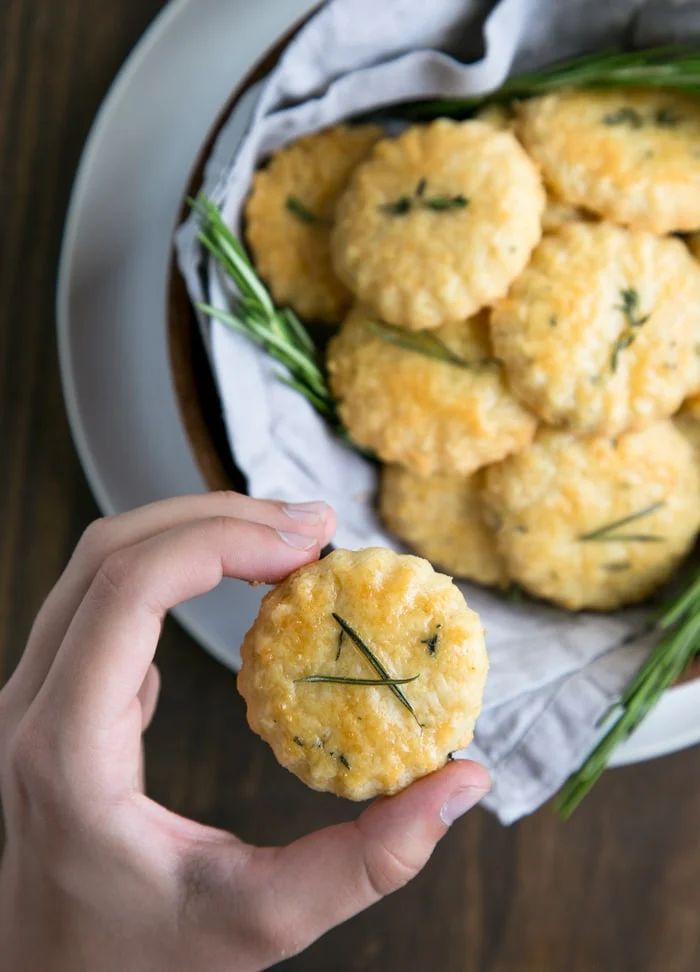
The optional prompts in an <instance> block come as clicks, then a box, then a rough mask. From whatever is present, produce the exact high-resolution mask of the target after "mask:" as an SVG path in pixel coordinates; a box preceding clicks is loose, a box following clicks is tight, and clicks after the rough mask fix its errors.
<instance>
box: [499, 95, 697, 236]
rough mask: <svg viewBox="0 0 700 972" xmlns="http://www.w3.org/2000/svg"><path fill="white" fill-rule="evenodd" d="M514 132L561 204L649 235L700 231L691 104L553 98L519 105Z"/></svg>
mask: <svg viewBox="0 0 700 972" xmlns="http://www.w3.org/2000/svg"><path fill="white" fill-rule="evenodd" d="M517 131H518V134H519V136H520V138H521V139H522V141H523V143H524V145H525V147H526V148H527V150H528V152H530V154H531V155H532V156H533V158H534V159H535V160H536V161H537V162H538V163H539V165H540V166H541V168H542V174H543V176H544V180H545V182H546V183H547V184H548V185H549V186H551V188H552V189H553V190H554V191H555V192H556V193H557V195H558V196H560V197H561V198H562V199H563V200H565V201H566V202H569V203H572V204H573V205H575V206H585V207H586V208H587V209H592V210H593V211H594V212H597V213H599V214H600V215H601V216H602V217H603V218H604V219H609V220H612V221H613V222H616V223H622V224H623V225H625V226H630V227H631V228H633V229H640V230H651V231H652V232H654V233H670V232H674V231H678V230H681V231H682V230H694V229H696V228H698V227H700V161H699V160H698V157H697V148H698V144H700V101H698V99H697V98H695V97H691V96H686V95H682V94H678V93H674V92H670V91H652V90H649V89H645V90H631V89H615V90H611V91H592V90H586V91H581V90H578V91H576V90H570V91H560V92H556V93H554V94H548V95H544V96H543V97H541V98H532V99H529V100H527V101H523V102H522V103H521V104H520V106H519V122H518V125H517Z"/></svg>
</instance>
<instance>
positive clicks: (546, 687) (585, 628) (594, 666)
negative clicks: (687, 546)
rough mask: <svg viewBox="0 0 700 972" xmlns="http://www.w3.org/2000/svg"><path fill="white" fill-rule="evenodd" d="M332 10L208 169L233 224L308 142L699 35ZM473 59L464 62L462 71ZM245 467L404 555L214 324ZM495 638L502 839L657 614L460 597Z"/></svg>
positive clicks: (493, 716)
mask: <svg viewBox="0 0 700 972" xmlns="http://www.w3.org/2000/svg"><path fill="white" fill-rule="evenodd" d="M485 6H488V5H485V4H484V3H483V2H482V3H480V2H478V0H431V2H429V3H425V2H420V0H384V2H383V3H377V2H376V0H331V2H329V3H327V4H326V5H325V6H323V7H322V8H321V10H320V11H319V12H318V13H317V14H316V15H315V16H314V17H313V18H312V19H311V20H310V21H309V22H308V23H307V24H306V25H305V26H304V27H303V29H302V30H301V31H300V32H299V33H298V34H297V35H296V37H295V38H294V39H293V40H292V42H291V43H290V44H289V45H288V47H287V48H286V50H285V51H284V53H283V55H282V57H281V58H280V60H279V62H278V64H277V65H276V67H275V68H274V69H273V71H272V72H271V73H270V75H269V76H268V77H267V78H266V79H265V80H264V81H263V82H262V83H261V84H259V85H256V86H255V88H254V89H252V90H250V91H249V92H247V94H246V96H245V97H244V98H243V99H242V101H241V102H239V104H238V105H237V107H236V108H235V109H234V111H233V113H232V116H231V118H230V119H229V120H228V122H227V123H226V124H225V125H224V127H223V129H222V131H221V133H220V136H219V138H218V140H217V143H216V146H215V148H214V150H213V152H212V155H211V158H210V159H209V162H208V165H207V168H206V175H205V182H204V189H205V190H206V191H207V193H208V194H209V195H210V196H212V198H213V199H214V200H215V201H216V202H217V203H218V204H219V205H220V206H221V208H222V210H223V212H224V215H225V217H226V219H227V221H228V222H229V224H230V225H231V226H234V227H237V226H238V225H239V217H240V212H241V206H242V203H243V201H244V199H245V196H246V194H247V193H248V191H249V187H250V181H251V176H252V173H253V170H254V168H255V166H256V165H257V163H258V162H259V161H260V159H261V158H263V157H264V156H265V155H266V154H267V153H269V152H270V151H271V150H272V149H275V148H277V147H279V146H280V145H283V144H285V143H286V142H288V141H290V140H292V139H294V138H296V137H298V136H299V135H301V134H303V133H306V132H309V131H313V130H316V129H319V128H323V127H325V126H327V125H331V124H333V123H335V122H338V121H340V120H342V119H345V118H347V117H348V116H350V115H354V114H357V113H359V112H367V111H370V110H372V109H376V108H380V107H382V106H384V105H388V104H393V103H396V102H400V101H406V100H414V99H418V98H430V97H440V96H448V97H449V96H453V97H458V96H460V95H467V94H475V93H481V92H485V91H487V90H490V89H491V88H494V87H496V86H498V85H499V84H500V83H502V81H503V80H504V79H505V78H506V76H507V75H508V74H509V73H512V72H514V71H516V72H517V71H522V70H527V69H531V68H533V67H537V66H540V65H543V64H546V63H549V62H551V61H553V60H557V59H560V58H564V57H569V56H573V55H575V54H579V53H583V52H588V51H591V50H595V49H601V48H609V47H610V46H612V45H614V44H615V43H618V42H620V41H624V42H626V43H633V44H636V45H639V46H651V45H654V44H658V43H661V42H669V41H672V40H684V41H687V40H688V39H689V37H690V36H692V35H694V36H696V37H697V36H698V33H700V10H698V5H697V4H694V7H695V9H694V10H693V9H692V7H693V4H692V3H690V2H686V0H659V2H653V3H643V2H640V0H608V2H607V3H605V4H601V3H599V2H597V0H567V2H566V3H562V2H560V0H501V2H500V3H497V4H495V5H493V9H492V10H491V12H490V14H489V16H488V17H487V18H486V19H485V20H484V17H483V13H482V11H483V9H484V7H485ZM465 56H467V57H469V59H470V60H471V63H464V61H463V60H461V59H460V58H461V57H465ZM177 249H178V261H179V265H180V269H181V271H182V273H183V275H184V278H185V280H186V283H187V287H188V290H189V293H190V296H191V297H192V299H193V300H201V299H205V300H208V301H209V302H211V303H213V304H215V305H217V306H225V305H226V301H225V296H224V293H223V292H222V287H221V283H220V280H219V279H218V277H217V274H216V273H215V272H212V267H211V266H210V263H209V261H208V260H207V258H206V255H205V254H204V253H203V252H202V250H201V248H200V247H199V245H198V244H197V241H196V236H195V220H194V219H192V218H190V219H189V220H188V221H187V222H186V223H185V224H184V225H183V226H182V227H181V228H180V230H179V232H178V237H177ZM202 328H203V335H204V338H205V343H206V344H207V347H208V350H209V354H210V357H211V361H212V365H213V371H214V374H215V377H216V382H217V385H218V390H219V394H220V397H221V402H222V407H223V413H224V419H225V423H226V427H227V431H228V436H229V441H230V444H231V448H232V450H233V453H234V455H235V457H236V462H237V464H238V465H239V467H240V468H241V469H242V471H243V472H244V474H245V476H246V478H247V481H248V486H249V491H250V493H251V494H253V495H255V496H260V497H279V498H282V499H287V500H307V499H314V498H323V499H326V500H327V501H328V502H330V503H332V504H333V506H334V507H335V509H336V512H337V514H338V532H337V535H336V539H335V543H336V545H337V546H341V547H350V548H357V547H365V546H371V545H386V546H389V547H393V548H395V549H400V545H399V544H398V543H397V541H396V540H395V538H394V537H392V536H391V535H389V534H387V533H386V532H384V530H383V528H382V526H381V525H380V523H379V522H378V520H377V517H376V516H375V513H374V510H373V506H372V497H373V493H374V489H375V470H374V468H373V466H372V465H371V464H369V463H367V462H366V461H365V460H364V459H362V458H360V457H359V456H358V455H357V454H355V453H354V452H352V451H351V450H349V449H348V448H346V447H345V446H344V445H342V444H341V443H340V442H339V441H338V440H337V439H336V438H335V437H334V436H333V435H332V434H331V433H330V432H329V431H328V429H327V428H326V426H325V425H324V423H323V421H322V420H321V419H320V418H319V417H318V415H317V414H316V413H315V412H314V411H313V410H312V409H311V407H310V406H309V405H308V403H307V402H306V401H305V400H304V399H303V398H302V397H301V396H300V395H299V394H298V393H296V392H294V391H292V390H291V389H290V388H288V387H286V386H285V385H283V384H281V383H280V382H279V381H278V380H277V379H276V377H275V372H276V370H277V366H276V365H275V364H274V363H272V362H271V360H270V359H269V358H268V357H267V356H266V355H265V354H264V353H263V352H262V351H260V350H259V349H258V348H256V347H255V346H254V345H253V344H252V343H251V342H250V341H248V340H247V339H246V338H245V337H243V336H241V335H237V334H233V333H231V332H230V331H229V330H227V329H226V328H225V327H224V326H223V325H222V324H220V323H218V322H211V321H204V320H203V321H202ZM461 586H462V589H463V590H464V592H465V595H466V597H467V599H468V601H469V604H470V605H471V606H472V607H473V608H475V609H476V610H477V611H478V612H479V613H480V615H481V617H482V620H483V622H484V625H485V628H486V631H487V644H488V648H489V655H490V659H491V671H490V675H489V679H488V683H487V689H486V697H485V704H484V709H483V712H482V715H481V717H480V719H479V722H478V726H477V732H476V738H475V741H474V743H473V745H472V746H470V747H469V750H468V755H469V756H470V757H471V758H474V759H478V760H481V761H482V762H484V763H485V764H486V765H487V766H488V767H489V769H490V770H491V773H492V775H493V778H494V786H493V790H492V791H491V793H490V795H489V797H488V798H487V801H486V802H487V805H488V806H489V807H490V808H491V809H492V810H493V811H494V812H495V813H496V814H497V815H498V817H499V819H500V820H501V821H502V822H503V823H511V822H513V821H515V820H517V819H518V818H519V817H521V816H523V815H524V814H527V813H530V812H531V811H533V810H534V809H536V808H537V807H538V806H540V805H541V804H542V803H543V802H545V801H546V800H547V799H548V798H549V797H550V796H551V795H552V793H554V792H555V791H556V790H557V789H558V788H559V787H560V786H561V784H562V783H563V782H564V780H565V779H566V778H567V776H568V775H569V773H570V772H571V771H572V770H573V769H574V768H575V767H576V766H577V765H578V764H579V762H580V761H581V759H582V758H583V756H584V755H585V754H586V753H587V752H588V751H589V750H590V749H591V747H592V746H593V745H594V743H595V741H596V739H597V737H598V736H599V734H600V728H597V725H596V724H597V721H598V719H599V718H600V717H601V715H602V714H603V713H605V712H606V710H607V709H608V707H609V705H610V703H611V701H612V700H613V699H614V698H616V697H617V696H618V694H619V692H620V689H621V688H622V686H623V685H624V683H625V682H626V681H627V679H628V678H629V677H630V675H631V673H632V672H633V671H634V669H635V668H636V667H637V666H638V665H639V663H640V661H641V659H642V658H643V654H644V652H645V651H646V650H648V642H647V643H644V642H643V641H641V640H638V641H637V642H636V643H628V642H626V639H627V638H628V636H629V635H630V633H631V632H634V631H637V630H639V628H640V626H641V622H642V619H643V617H644V612H641V611H639V610H635V611H625V612H620V613H618V614H615V615H608V616H605V615H603V616H601V615H593V614H578V615H574V614H567V613H565V612H563V611H559V610H556V609H554V608H547V607H544V606H541V605H536V604H531V603H527V602H526V603H522V604H514V603H510V602H508V601H505V600H504V599H503V598H502V597H499V596H496V595H494V594H491V593H489V592H487V591H484V590H483V589H481V588H478V587H475V586H473V585H469V584H463V585H461Z"/></svg>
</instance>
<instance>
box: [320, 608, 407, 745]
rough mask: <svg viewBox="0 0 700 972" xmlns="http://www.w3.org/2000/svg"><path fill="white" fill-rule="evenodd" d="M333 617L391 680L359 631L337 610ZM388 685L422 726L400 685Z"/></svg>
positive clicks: (383, 676)
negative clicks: (337, 612)
mask: <svg viewBox="0 0 700 972" xmlns="http://www.w3.org/2000/svg"><path fill="white" fill-rule="evenodd" d="M333 619H334V620H335V621H336V623H337V624H339V625H340V627H341V628H342V629H343V631H344V632H345V634H346V635H347V636H348V638H349V639H350V640H351V641H352V643H353V644H354V645H355V647H356V648H357V649H358V650H359V651H360V653H361V654H362V655H364V657H365V658H366V659H367V661H368V662H369V663H370V665H371V666H372V668H373V669H374V670H375V672H376V673H377V674H378V675H380V676H381V678H383V679H385V680H390V679H391V676H390V675H389V673H388V671H387V670H386V668H384V666H383V665H382V663H381V662H380V661H379V659H378V658H377V656H376V655H375V654H374V652H373V651H372V649H371V648H370V647H369V646H368V645H366V644H365V642H364V641H363V640H362V638H361V637H360V636H359V634H358V633H357V631H355V629H354V628H351V627H350V625H349V624H348V622H347V621H346V620H345V618H341V616H340V615H339V614H336V613H335V611H334V612H333ZM387 687H388V689H389V691H391V692H393V694H394V695H395V696H396V698H397V699H398V700H399V702H400V703H401V705H402V706H403V707H404V708H405V709H408V711H409V712H410V713H411V715H412V716H413V718H414V719H415V720H416V722H417V723H418V725H419V726H420V722H418V717H417V716H416V713H415V712H414V710H413V706H412V705H411V703H410V702H409V701H408V699H407V698H406V696H405V695H404V693H403V691H402V690H401V689H400V688H399V686H398V685H396V684H394V685H388V686H387Z"/></svg>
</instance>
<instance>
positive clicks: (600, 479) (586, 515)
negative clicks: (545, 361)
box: [483, 421, 700, 611]
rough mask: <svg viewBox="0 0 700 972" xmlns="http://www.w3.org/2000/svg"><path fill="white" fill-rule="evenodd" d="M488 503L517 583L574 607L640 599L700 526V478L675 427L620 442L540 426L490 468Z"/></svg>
mask: <svg viewBox="0 0 700 972" xmlns="http://www.w3.org/2000/svg"><path fill="white" fill-rule="evenodd" d="M483 495H484V503H485V507H486V510H487V517H488V520H489V522H490V523H491V525H492V527H493V528H494V529H495V530H496V536H497V540H498V547H499V550H500V552H501V554H502V556H503V558H504V560H505V563H506V567H507V569H508V571H509V573H510V575H511V577H512V578H513V579H514V580H515V581H517V582H518V583H519V584H522V586H523V587H524V588H526V589H527V590H528V591H530V592H531V593H533V594H535V595H538V596H540V597H544V598H547V599H549V600H551V601H555V602H556V603H557V604H560V605H562V606H563V607H566V608H570V609H572V610H579V609H581V608H594V609H596V610H603V611H605V610H611V609H613V608H617V607H621V606H622V605H625V604H630V603H632V602H634V601H640V600H642V599H643V598H644V597H646V596H647V595H648V594H650V593H651V592H652V591H653V590H654V589H655V588H656V587H658V586H659V584H661V583H662V582H663V581H665V580H666V579H667V578H668V577H669V576H670V575H671V573H672V572H673V571H674V569H675V568H676V567H677V566H678V564H679V562H680V560H681V559H682V558H683V556H684V555H685V554H686V553H687V552H688V550H689V549H690V548H691V546H692V544H693V541H694V539H695V536H696V534H697V531H698V527H699V526H700V475H699V470H698V466H697V463H696V462H695V459H694V456H693V454H692V450H691V448H690V445H689V444H688V443H687V442H686V441H685V439H684V438H683V436H682V435H681V434H680V433H679V432H678V431H677V430H676V428H675V427H674V425H673V423H672V422H670V421H664V422H658V423H657V424H656V425H653V426H651V427H650V428H648V429H645V430H644V431H643V432H628V433H626V434H625V435H622V436H620V438H619V439H608V438H602V437H600V438H588V439H578V438H575V437H574V436H572V435H570V434H569V433H567V432H560V431H557V430H555V429H546V428H541V429H540V430H539V432H538V434H537V436H536V438H535V442H534V443H533V445H532V446H531V447H530V449H528V450H527V452H523V453H521V454H520V455H518V456H512V457H510V458H509V459H506V460H505V462H502V463H499V464H498V465H496V466H491V467H490V468H489V469H488V470H487V471H486V486H485V490H484V494H483Z"/></svg>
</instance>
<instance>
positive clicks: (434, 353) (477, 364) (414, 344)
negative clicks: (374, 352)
mask: <svg viewBox="0 0 700 972" xmlns="http://www.w3.org/2000/svg"><path fill="white" fill-rule="evenodd" d="M367 326H368V328H369V329H370V331H372V333H373V334H375V335H376V336H377V337H378V338H380V339H381V340H382V341H386V342H387V344H395V345H396V346H397V347H399V348H403V349H404V350H406V351H415V353H416V354H423V355H425V356H426V357H427V358H435V360H436V361H444V362H445V363H446V364H451V365H456V366H457V367H458V368H468V369H481V368H491V367H493V366H494V365H497V364H499V361H498V359H497V358H493V357H485V358H478V359H476V360H475V361H467V359H466V358H461V357H460V356H459V355H458V354H455V352H454V351H452V350H451V349H450V348H449V347H448V346H447V345H446V344H445V343H444V341H441V340H440V338H438V337H436V336H435V335H434V334H430V333H429V332H428V331H407V330H406V328H404V327H396V326H395V325H393V324H387V323H386V321H368V322H367Z"/></svg>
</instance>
